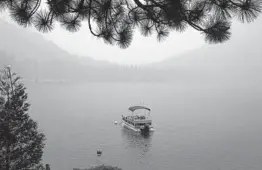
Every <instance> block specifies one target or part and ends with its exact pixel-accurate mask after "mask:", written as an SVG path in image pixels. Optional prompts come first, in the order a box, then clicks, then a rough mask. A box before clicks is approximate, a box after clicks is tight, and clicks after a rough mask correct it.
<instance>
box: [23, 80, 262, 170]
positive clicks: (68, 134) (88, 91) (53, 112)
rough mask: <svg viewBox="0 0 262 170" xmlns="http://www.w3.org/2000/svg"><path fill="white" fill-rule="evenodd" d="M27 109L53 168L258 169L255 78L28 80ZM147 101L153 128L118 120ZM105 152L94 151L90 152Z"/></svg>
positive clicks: (261, 149)
mask: <svg viewBox="0 0 262 170" xmlns="http://www.w3.org/2000/svg"><path fill="white" fill-rule="evenodd" d="M27 86H28V92H29V94H30V95H29V101H30V103H31V104H32V107H31V110H30V113H31V115H32V117H33V118H35V119H36V120H37V121H38V123H39V126H40V128H41V129H42V130H43V131H44V132H45V133H46V136H47V137H48V139H47V141H46V147H45V152H44V162H48V163H50V165H51V167H52V169H54V170H72V168H73V167H79V168H80V167H82V168H87V167H89V166H91V165H97V164H110V165H116V166H119V167H120V168H123V169H124V170H133V169H136V170H159V169H165V170H174V169H177V170H210V169H215V170H219V169H221V170H222V169H223V170H247V169H249V170H260V169H261V167H262V162H261V160H262V146H261V143H262V136H261V133H262V124H261V121H262V115H261V112H262V105H261V103H262V95H261V94H262V88H260V87H259V86H257V85H256V84H253V85H252V84H248V85H246V84H226V83H224V84H217V85H204V84H202V85H196V84H188V83H186V84H181V83H180V84H179V83H177V84H175V83H174V84H171V83H162V84H161V83H82V84H80V83H75V84H73V83H71V84H69V83H68V84H66V83H65V84H41V83H38V84H34V83H27ZM141 103H142V104H146V105H147V106H149V107H150V108H151V109H152V112H151V115H152V119H153V124H154V126H155V129H156V131H155V132H153V133H152V134H151V135H150V136H146V137H143V136H141V135H135V134H134V133H131V132H130V131H128V130H125V129H123V128H122V127H121V126H120V125H115V124H114V121H115V120H117V121H120V119H121V115H122V114H127V113H128V110H127V109H128V107H129V106H130V105H135V104H141ZM97 149H101V150H102V151H103V154H102V156H101V157H97V155H96V150H97Z"/></svg>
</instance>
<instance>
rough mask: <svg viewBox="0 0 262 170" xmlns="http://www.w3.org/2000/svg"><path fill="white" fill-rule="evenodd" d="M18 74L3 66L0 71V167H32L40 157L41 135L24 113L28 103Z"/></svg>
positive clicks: (3, 169)
mask: <svg viewBox="0 0 262 170" xmlns="http://www.w3.org/2000/svg"><path fill="white" fill-rule="evenodd" d="M25 90H26V88H25V86H24V85H23V84H22V83H21V82H20V77H19V76H17V75H16V74H15V73H11V68H10V67H6V68H5V69H4V70H3V71H1V74H0V92H1V95H0V169H1V170H28V169H33V168H36V167H37V166H38V165H39V164H40V162H41V158H42V154H43V148H44V143H43V142H44V139H45V136H44V134H43V133H41V132H39V130H38V126H37V123H36V122H35V121H34V120H32V119H31V118H30V116H29V114H28V109H29V106H30V105H29V103H28V102H27V93H26V91H25Z"/></svg>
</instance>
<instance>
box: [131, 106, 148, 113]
mask: <svg viewBox="0 0 262 170" xmlns="http://www.w3.org/2000/svg"><path fill="white" fill-rule="evenodd" d="M139 109H145V110H148V111H150V109H149V108H147V107H144V106H132V107H129V110H130V111H132V112H133V111H135V110H139Z"/></svg>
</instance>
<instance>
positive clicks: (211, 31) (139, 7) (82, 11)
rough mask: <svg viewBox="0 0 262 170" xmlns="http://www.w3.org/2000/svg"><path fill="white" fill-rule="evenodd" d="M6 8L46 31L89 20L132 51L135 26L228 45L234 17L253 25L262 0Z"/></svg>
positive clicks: (17, 1) (99, 0)
mask: <svg viewBox="0 0 262 170" xmlns="http://www.w3.org/2000/svg"><path fill="white" fill-rule="evenodd" d="M43 2H45V7H43V6H44V5H43V4H44V3H43ZM1 9H3V10H7V9H8V10H9V11H8V12H9V14H10V16H11V18H12V19H13V20H14V21H16V22H17V23H18V24H20V25H22V26H24V27H28V26H31V25H34V26H35V27H36V29H38V30H39V31H41V32H48V31H51V30H53V29H54V27H55V23H56V22H58V23H60V25H61V26H62V27H63V28H65V29H66V30H68V31H71V32H75V31H78V30H79V29H80V27H81V25H82V22H83V21H86V22H87V23H88V27H89V31H90V33H91V34H92V35H94V36H96V37H98V38H102V39H103V40H104V41H105V42H106V43H109V44H117V45H119V46H120V47H121V48H127V47H128V46H129V45H130V44H131V41H132V38H133V32H134V29H135V28H139V29H140V30H141V33H142V35H144V36H149V35H151V34H152V33H156V35H157V39H158V40H159V41H162V40H164V39H165V37H167V36H168V34H169V32H170V31H174V30H175V31H180V32H182V31H184V30H186V28H187V27H192V28H194V29H196V30H197V31H199V32H200V33H201V34H203V35H204V39H205V40H206V41H207V42H208V43H221V42H224V41H226V40H228V39H229V38H230V35H231V32H230V26H231V21H232V19H234V18H236V19H238V20H240V21H241V22H251V21H253V20H254V19H256V18H257V16H258V15H259V13H260V12H261V0H0V10H1Z"/></svg>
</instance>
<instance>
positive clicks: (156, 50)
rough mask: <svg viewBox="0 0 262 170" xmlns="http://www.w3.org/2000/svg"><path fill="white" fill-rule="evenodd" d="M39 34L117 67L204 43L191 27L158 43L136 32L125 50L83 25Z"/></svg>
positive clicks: (234, 30)
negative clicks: (78, 28) (94, 34)
mask: <svg viewBox="0 0 262 170" xmlns="http://www.w3.org/2000/svg"><path fill="white" fill-rule="evenodd" d="M3 17H4V18H5V20H7V19H8V17H7V16H6V15H4V14H3V13H2V18H3ZM8 20H10V19H8ZM259 22H261V17H260V21H256V23H252V25H253V24H254V25H255V24H259ZM248 26H250V24H240V23H237V24H234V25H233V27H232V33H233V35H234V34H237V33H238V32H241V31H240V30H242V31H243V30H245V29H246V30H247V28H248ZM42 35H43V36H44V37H45V38H47V39H49V40H52V41H53V42H54V43H56V44H57V45H58V46H60V47H61V48H63V49H65V50H66V51H68V52H70V53H72V54H76V55H80V56H88V57H91V58H93V59H97V60H107V61H111V62H115V63H119V64H146V63H151V62H156V61H161V60H164V59H166V58H168V57H171V56H175V55H178V54H181V53H183V52H186V51H188V50H190V49H195V48H200V47H201V46H203V45H204V44H205V42H204V38H203V35H201V34H200V33H199V32H198V31H196V30H194V29H192V28H190V27H188V29H187V30H186V31H185V32H183V33H179V32H172V33H171V34H170V36H169V37H168V38H167V39H166V40H165V41H164V42H161V43H159V42H157V39H156V35H152V36H151V37H143V36H141V34H140V32H139V31H138V30H137V32H136V34H135V35H134V37H133V42H132V44H131V46H130V47H129V48H127V49H120V48H119V47H118V46H116V45H115V46H112V45H108V44H105V43H104V42H103V40H102V39H98V38H97V37H94V36H92V35H91V34H90V32H89V29H88V26H87V23H86V22H85V23H83V24H82V27H81V29H80V30H79V31H78V32H76V33H71V32H68V31H66V30H65V29H63V28H60V26H59V25H57V26H56V28H55V29H54V30H53V31H52V32H51V33H46V34H42Z"/></svg>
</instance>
